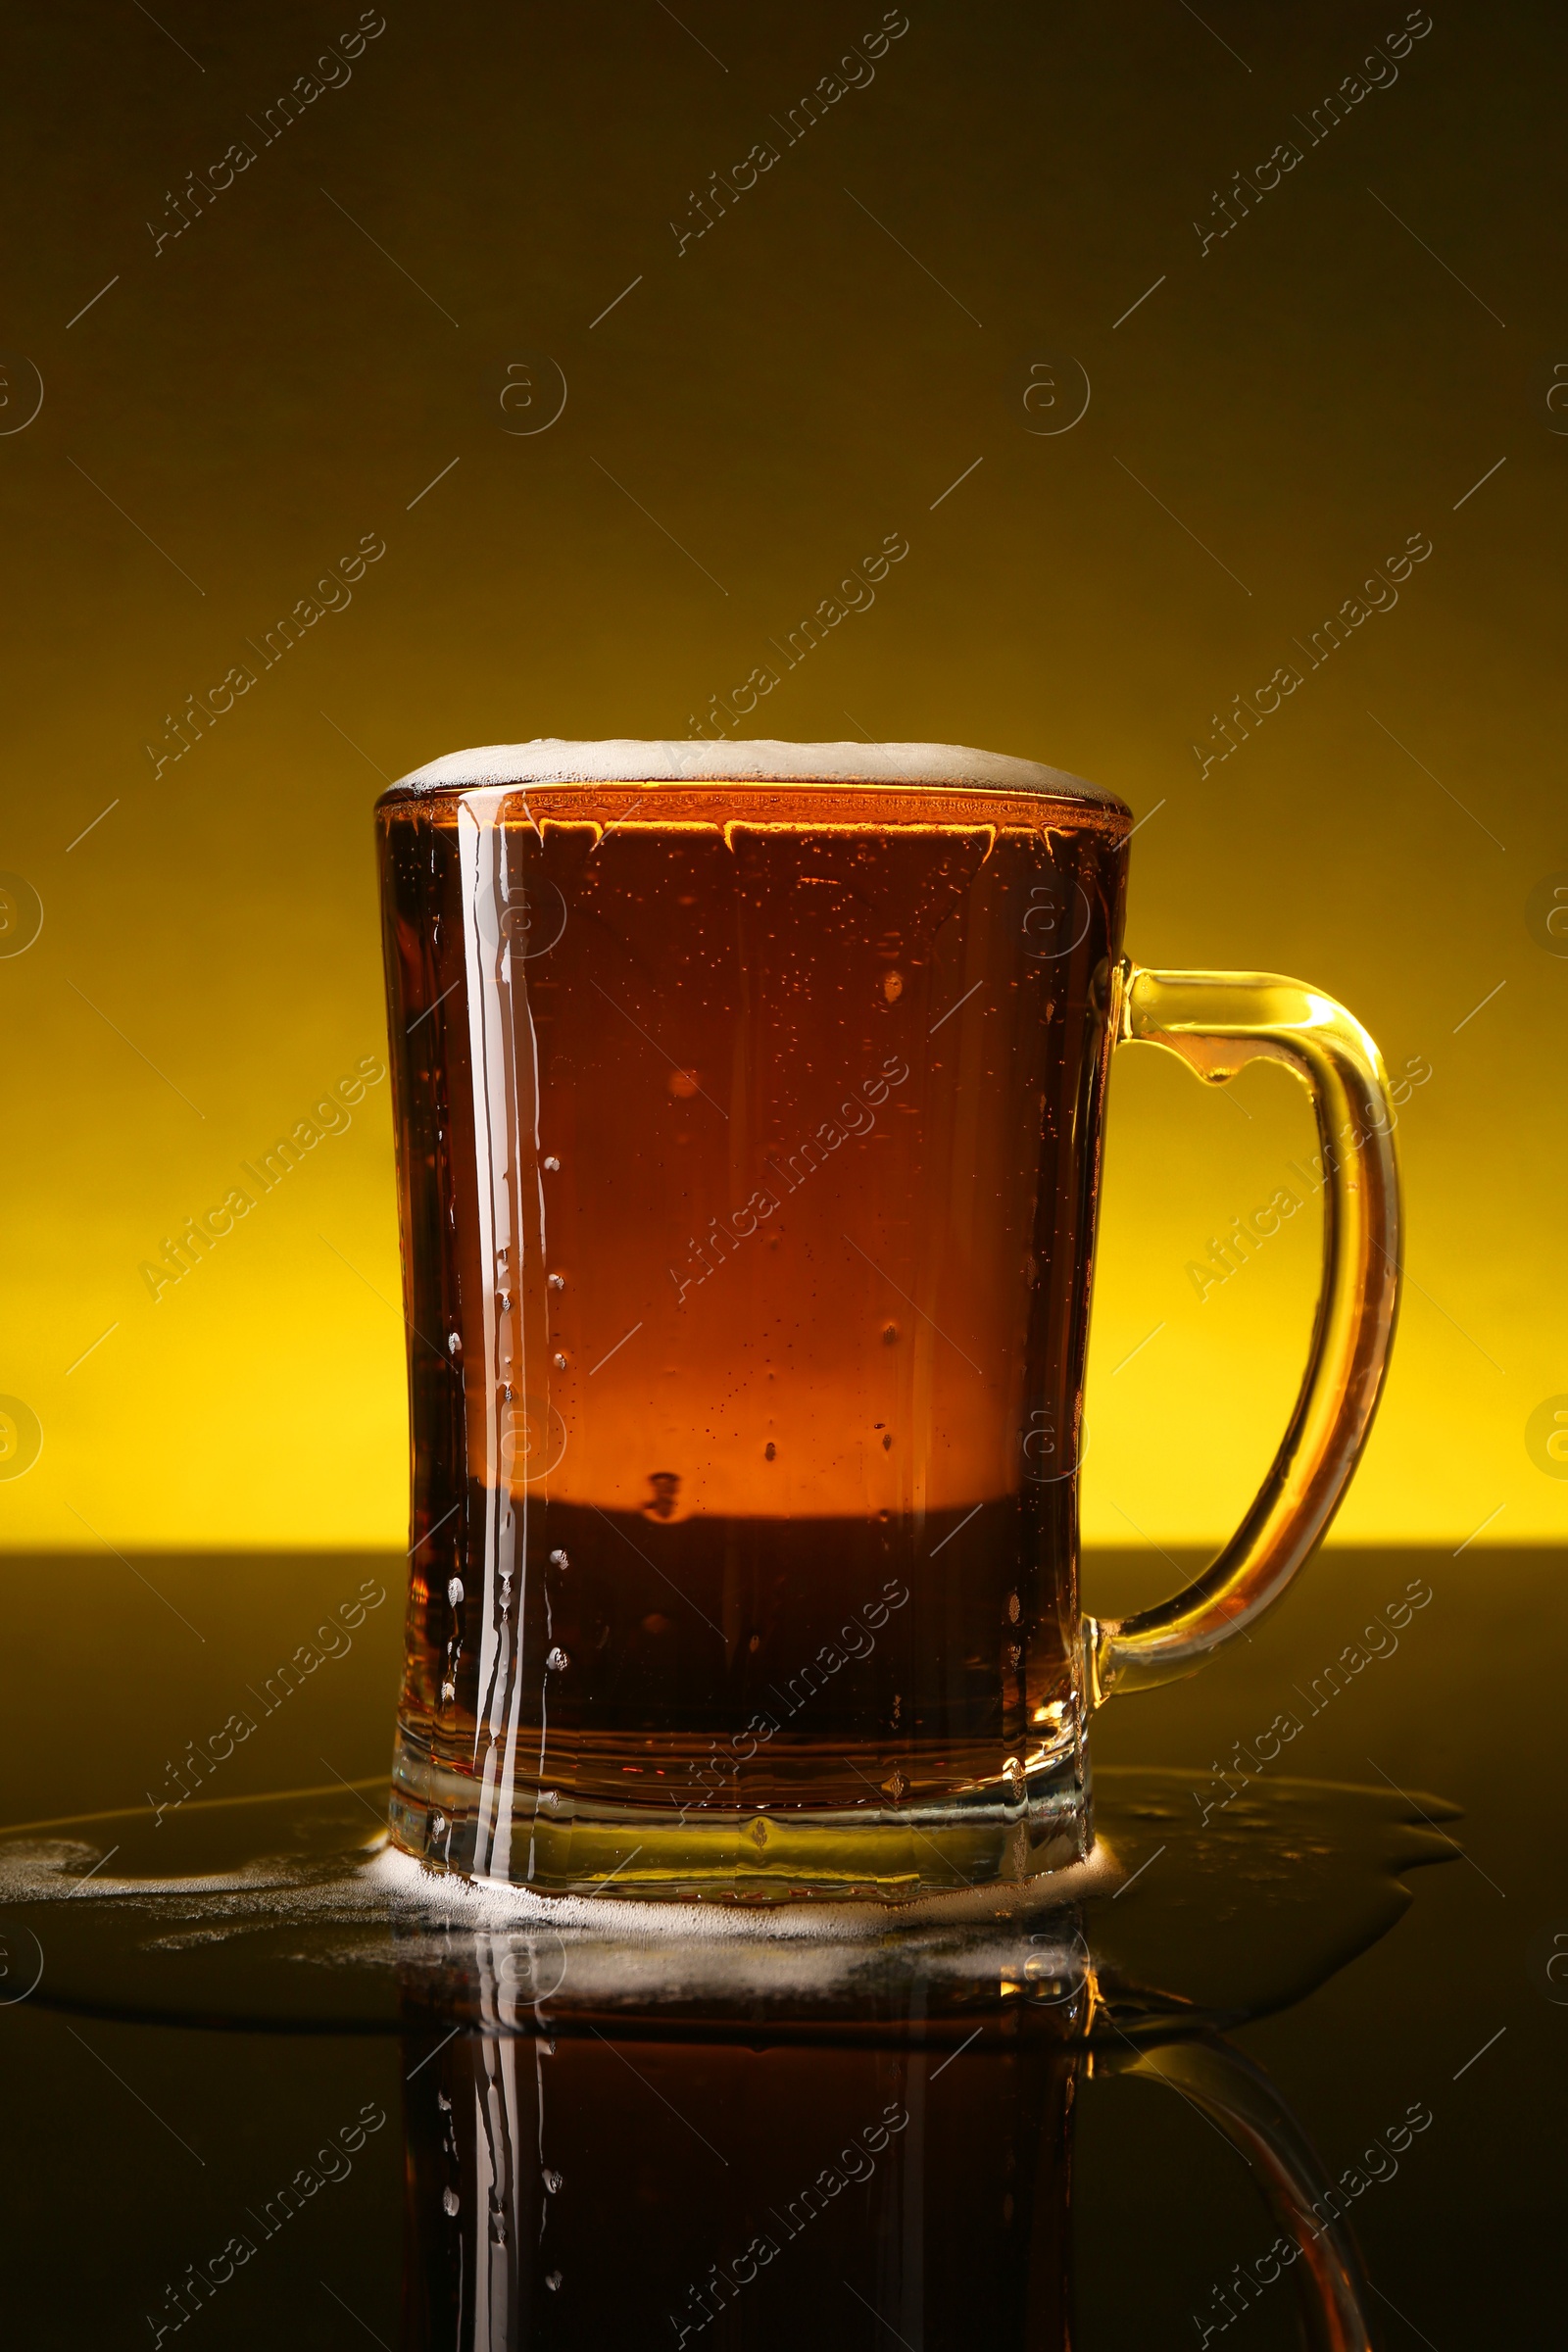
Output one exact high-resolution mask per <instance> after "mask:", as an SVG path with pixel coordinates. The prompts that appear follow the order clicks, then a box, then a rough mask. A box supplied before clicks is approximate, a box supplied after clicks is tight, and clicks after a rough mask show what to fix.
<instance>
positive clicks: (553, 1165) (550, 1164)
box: [545, 1152, 561, 1176]
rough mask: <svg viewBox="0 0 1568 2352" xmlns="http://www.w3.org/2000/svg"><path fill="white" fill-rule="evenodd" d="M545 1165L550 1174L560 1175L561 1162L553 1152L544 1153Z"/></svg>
mask: <svg viewBox="0 0 1568 2352" xmlns="http://www.w3.org/2000/svg"><path fill="white" fill-rule="evenodd" d="M545 1166H546V1167H547V1168H548V1169H549V1171H550V1173H551V1175H552V1176H559V1175H560V1173H561V1162H560V1160H559V1159H558V1158H557V1157H556V1155H555V1153H554V1152H546V1153H545Z"/></svg>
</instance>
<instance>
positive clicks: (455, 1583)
mask: <svg viewBox="0 0 1568 2352" xmlns="http://www.w3.org/2000/svg"><path fill="white" fill-rule="evenodd" d="M447 1598H448V1600H450V1601H451V1603H452V1606H453V1607H454V1608H456V1607H457V1606H458V1604H459V1602H460V1601H461V1600H462V1598H463V1579H462V1577H461V1576H449V1577H448V1578H447Z"/></svg>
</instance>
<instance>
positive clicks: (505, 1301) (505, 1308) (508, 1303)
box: [496, 1291, 512, 1315]
mask: <svg viewBox="0 0 1568 2352" xmlns="http://www.w3.org/2000/svg"><path fill="white" fill-rule="evenodd" d="M496 1305H497V1306H498V1307H499V1308H500V1310H501V1312H502V1313H503V1314H504V1315H510V1314H511V1312H512V1293H511V1292H510V1291H497V1293H496Z"/></svg>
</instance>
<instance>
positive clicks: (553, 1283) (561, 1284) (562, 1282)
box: [549, 1274, 566, 1291]
mask: <svg viewBox="0 0 1568 2352" xmlns="http://www.w3.org/2000/svg"><path fill="white" fill-rule="evenodd" d="M549 1281H550V1288H551V1289H552V1290H553V1291H564V1289H565V1287H566V1277H565V1276H564V1274H552V1275H551V1276H550V1277H549Z"/></svg>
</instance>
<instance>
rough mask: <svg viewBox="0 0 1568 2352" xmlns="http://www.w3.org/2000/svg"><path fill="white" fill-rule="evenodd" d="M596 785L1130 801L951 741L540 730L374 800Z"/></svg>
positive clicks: (1062, 773)
mask: <svg viewBox="0 0 1568 2352" xmlns="http://www.w3.org/2000/svg"><path fill="white" fill-rule="evenodd" d="M604 784H649V785H654V786H659V785H665V786H668V787H670V788H672V789H674V790H677V791H678V790H680V789H682V788H692V789H696V790H698V791H701V790H703V789H705V788H707V787H711V786H722V785H738V786H741V787H743V788H744V787H746V786H749V785H757V786H759V787H762V788H765V787H768V786H772V785H778V786H782V787H786V788H788V787H791V786H793V787H797V788H798V787H801V786H807V787H810V786H817V785H820V786H823V787H825V788H827V789H830V790H833V789H836V790H839V791H843V790H845V789H848V790H850V791H854V792H866V791H870V792H875V791H879V790H880V791H888V792H906V793H922V792H930V793H935V794H960V795H963V794H975V795H982V796H985V797H991V796H995V797H997V798H1001V799H1012V800H1020V801H1052V802H1055V803H1057V804H1058V805H1059V804H1062V803H1067V804H1077V805H1079V806H1081V807H1083V808H1086V809H1097V810H1099V811H1101V812H1103V813H1105V814H1109V815H1113V816H1114V815H1120V816H1126V817H1128V818H1129V819H1130V818H1131V815H1132V810H1131V809H1129V808H1128V806H1127V804H1126V802H1125V801H1123V800H1122V799H1121V798H1120V797H1119V796H1118V795H1117V794H1115V793H1113V792H1108V791H1106V790H1105V788H1104V787H1103V785H1100V784H1091V783H1089V782H1088V781H1087V779H1086V778H1085V777H1083V776H1076V775H1072V774H1070V773H1069V772H1068V771H1067V769H1065V768H1060V767H1048V766H1046V765H1045V764H1044V763H1043V762H1042V761H1040V760H1021V759H1017V758H1014V757H1012V756H1011V755H1010V754H1007V753H1004V752H983V751H976V750H974V749H973V748H972V747H970V746H968V745H966V744H953V743H785V742H773V741H763V740H757V739H747V738H742V739H737V740H736V741H734V742H727V743H726V742H714V741H712V740H711V739H708V738H704V737H696V738H692V739H686V740H675V741H665V742H658V741H647V742H644V741H640V740H636V739H631V738H618V739H611V740H607V741H604V742H570V741H567V740H565V739H564V738H562V737H557V736H540V737H536V738H535V739H534V740H533V741H532V742H528V743H510V744H481V745H478V746H476V747H475V748H474V749H472V750H469V751H463V752H448V753H446V754H445V755H444V756H443V757H442V758H440V759H437V760H428V761H427V762H426V763H425V765H424V766H422V767H417V768H414V769H413V770H411V772H410V773H409V774H408V775H406V776H400V777H399V778H398V780H397V782H396V783H395V784H392V785H390V786H389V787H388V789H387V790H386V791H385V792H383V793H382V794H381V795H380V797H379V799H378V800H377V802H376V807H377V808H378V809H389V808H395V807H398V806H400V805H407V804H409V803H411V802H419V801H429V800H438V799H446V798H453V797H458V796H461V795H462V794H465V793H469V792H478V791H483V790H498V791H507V790H515V789H525V788H526V787H528V786H529V785H539V786H558V787H563V786H564V787H567V788H569V787H570V786H572V785H585V786H597V785H604Z"/></svg>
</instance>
